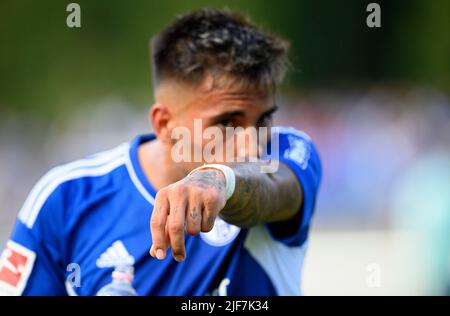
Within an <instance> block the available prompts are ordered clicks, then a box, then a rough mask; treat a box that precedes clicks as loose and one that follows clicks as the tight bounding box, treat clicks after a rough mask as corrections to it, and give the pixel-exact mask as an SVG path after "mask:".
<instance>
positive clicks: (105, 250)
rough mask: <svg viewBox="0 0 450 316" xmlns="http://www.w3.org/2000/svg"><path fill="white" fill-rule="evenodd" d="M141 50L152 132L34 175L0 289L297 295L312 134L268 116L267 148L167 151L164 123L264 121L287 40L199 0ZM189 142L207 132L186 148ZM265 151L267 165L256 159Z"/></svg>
mask: <svg viewBox="0 0 450 316" xmlns="http://www.w3.org/2000/svg"><path fill="white" fill-rule="evenodd" d="M151 49H152V63H153V76H154V85H155V87H154V94H155V100H156V102H155V104H154V105H153V106H152V107H151V110H150V114H149V117H150V121H151V123H152V126H153V129H154V134H149V135H141V136H138V137H136V138H135V139H134V140H133V141H131V142H130V143H126V144H123V145H120V146H118V147H117V148H115V149H112V150H109V151H106V152H103V153H99V154H95V155H92V156H89V157H87V158H85V159H81V160H78V161H75V162H72V163H69V164H67V165H63V166H59V167H56V168H54V169H52V170H51V171H50V172H48V173H47V174H46V175H45V176H43V177H42V179H41V180H40V181H39V182H38V183H37V184H36V186H35V187H34V188H33V190H32V191H31V193H30V194H29V196H28V198H27V200H26V201H25V203H24V205H23V208H22V209H21V211H20V212H19V215H18V220H17V222H16V224H15V227H14V230H13V232H12V235H11V238H10V240H9V241H8V243H7V245H6V249H5V250H4V252H3V254H2V257H1V262H0V293H2V294H8V295H97V294H99V295H135V294H137V295H300V294H301V290H300V279H301V268H302V264H303V259H304V256H305V251H306V247H307V236H308V230H309V227H310V223H311V218H312V215H313V211H314V205H315V200H316V194H317V191H318V186H319V182H320V178H321V166H320V161H319V157H318V153H317V150H316V148H315V146H314V145H313V143H312V142H311V139H310V138H309V137H308V136H307V135H306V134H304V133H303V132H300V131H297V130H294V129H292V128H285V127H277V128H272V131H271V137H270V138H268V144H269V143H270V144H273V142H274V140H275V139H276V142H277V144H278V145H277V146H278V148H277V150H276V152H273V151H270V150H267V151H263V152H261V151H260V150H259V149H261V148H260V147H256V148H258V150H257V151H254V150H252V148H255V146H252V138H251V137H249V138H248V142H245V146H243V147H241V148H237V149H238V150H240V153H239V154H234V156H233V157H235V158H236V157H244V158H245V160H244V161H240V162H236V161H232V162H230V161H227V160H226V159H223V160H221V161H220V160H218V161H215V162H216V163H214V164H204V162H205V161H204V159H203V160H201V161H199V160H195V159H193V160H192V161H186V160H179V159H178V158H177V159H175V157H174V155H175V156H176V152H177V150H174V148H175V146H177V144H178V143H177V142H176V140H175V139H174V137H173V133H174V131H179V130H180V128H181V130H183V131H188V132H190V133H191V134H192V135H194V134H195V133H198V132H199V131H198V130H196V129H197V128H196V126H195V124H194V122H195V120H197V119H198V120H201V123H202V126H201V130H200V132H203V131H205V130H206V129H208V128H211V127H215V128H216V129H219V130H220V131H223V132H224V134H225V131H226V130H227V129H228V128H239V127H242V128H245V129H247V128H271V127H272V126H271V125H272V123H271V118H272V114H273V113H274V111H275V110H276V108H277V107H276V105H275V104H274V99H275V98H274V94H275V91H276V87H277V86H278V85H279V84H280V83H281V80H282V78H283V75H284V72H285V68H286V55H287V43H286V42H285V41H284V40H281V39H279V38H277V37H276V36H274V35H270V34H266V33H263V32H262V31H260V30H258V29H257V28H256V27H255V26H254V25H253V24H252V23H251V22H250V21H248V19H247V18H245V17H243V16H241V15H239V14H237V13H232V12H229V11H220V10H211V9H208V10H206V9H204V10H199V11H195V12H192V13H190V14H187V15H184V16H182V17H179V18H177V19H176V20H175V21H174V22H173V23H172V24H171V25H170V26H168V27H167V28H166V29H164V30H163V31H162V32H160V33H159V34H157V35H156V36H155V37H154V38H153V40H152V47H151ZM196 137H197V136H195V135H194V137H193V138H196ZM233 137H234V135H233ZM229 140H230V139H229V138H226V137H225V138H224V140H223V145H224V146H225V145H226V143H227V142H228V141H229ZM253 141H255V140H254V138H253ZM198 144H200V147H202V148H203V149H204V147H205V146H207V144H208V143H207V142H206V141H205V140H203V139H202V140H201V142H200V143H195V144H194V145H193V146H191V147H189V148H191V149H194V150H195V149H198V148H197V147H196V146H197V145H198ZM235 147H236V146H235ZM267 148H272V147H271V146H267ZM219 149H220V148H216V150H219ZM216 153H217V152H216ZM187 156H188V157H190V156H189V155H187ZM191 156H192V153H191ZM219 157H220V155H219ZM255 157H256V159H253V160H252V159H250V158H255ZM263 158H264V159H263ZM268 162H278V163H279V164H278V166H277V168H275V169H274V170H272V171H271V172H262V170H263V168H264V166H267V164H268ZM198 167H200V168H198Z"/></svg>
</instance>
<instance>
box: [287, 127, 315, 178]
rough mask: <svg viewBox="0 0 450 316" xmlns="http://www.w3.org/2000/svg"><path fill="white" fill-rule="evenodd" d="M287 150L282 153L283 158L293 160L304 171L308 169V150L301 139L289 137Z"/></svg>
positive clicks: (307, 146)
mask: <svg viewBox="0 0 450 316" xmlns="http://www.w3.org/2000/svg"><path fill="white" fill-rule="evenodd" d="M288 141H289V149H288V150H286V151H285V152H284V157H285V158H289V159H292V160H294V161H295V162H297V163H298V164H299V165H300V168H302V169H303V170H305V169H306V168H307V167H308V162H309V156H310V148H309V145H308V144H307V143H306V142H305V141H304V140H303V139H301V138H298V137H296V136H292V135H289V136H288Z"/></svg>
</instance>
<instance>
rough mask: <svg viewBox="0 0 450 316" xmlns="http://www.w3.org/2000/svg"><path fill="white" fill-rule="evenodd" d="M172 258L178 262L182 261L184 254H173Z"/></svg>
mask: <svg viewBox="0 0 450 316" xmlns="http://www.w3.org/2000/svg"><path fill="white" fill-rule="evenodd" d="M174 259H175V260H176V261H178V262H182V261H184V256H181V255H179V256H175V258H174Z"/></svg>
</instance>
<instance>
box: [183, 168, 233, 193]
mask: <svg viewBox="0 0 450 316" xmlns="http://www.w3.org/2000/svg"><path fill="white" fill-rule="evenodd" d="M206 170H216V171H219V173H220V174H222V175H223V177H224V179H225V194H226V199H227V200H229V199H230V198H231V196H232V195H233V193H234V191H235V187H236V175H235V174H234V171H233V169H231V168H230V167H228V166H226V165H221V164H205V165H203V166H200V167H198V168H195V169H194V170H192V171H191V172H190V173H189V174H188V176H189V175H191V174H193V173H195V172H199V171H206Z"/></svg>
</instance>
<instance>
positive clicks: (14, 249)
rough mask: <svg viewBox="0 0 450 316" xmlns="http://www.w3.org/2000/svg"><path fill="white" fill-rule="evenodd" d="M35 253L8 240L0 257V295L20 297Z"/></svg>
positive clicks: (31, 267)
mask: <svg viewBox="0 0 450 316" xmlns="http://www.w3.org/2000/svg"><path fill="white" fill-rule="evenodd" d="M35 259H36V253H35V252H33V251H31V250H29V249H27V248H25V247H24V246H22V245H20V244H18V243H16V242H14V241H12V240H10V241H8V242H7V244H6V248H5V250H4V251H3V253H2V255H1V257H0V295H21V294H22V292H23V290H24V288H25V285H26V284H27V280H28V277H29V276H30V273H31V270H32V269H33V265H34V261H35Z"/></svg>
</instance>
